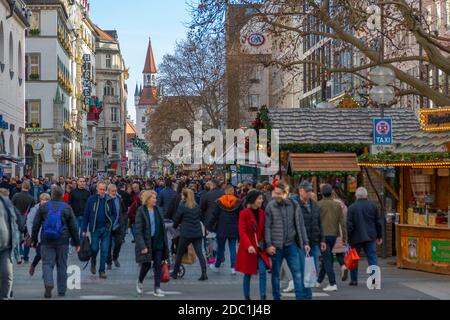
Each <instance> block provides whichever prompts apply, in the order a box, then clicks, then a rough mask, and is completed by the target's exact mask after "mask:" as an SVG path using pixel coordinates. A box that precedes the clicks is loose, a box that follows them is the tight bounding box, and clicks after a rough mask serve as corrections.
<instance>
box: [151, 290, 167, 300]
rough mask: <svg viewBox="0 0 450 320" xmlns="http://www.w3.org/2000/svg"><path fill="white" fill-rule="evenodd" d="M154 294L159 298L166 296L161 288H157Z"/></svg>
mask: <svg viewBox="0 0 450 320" xmlns="http://www.w3.org/2000/svg"><path fill="white" fill-rule="evenodd" d="M153 295H154V296H155V297H158V298H163V297H165V295H164V292H163V291H162V290H161V289H160V288H158V289H156V290H155V292H153Z"/></svg>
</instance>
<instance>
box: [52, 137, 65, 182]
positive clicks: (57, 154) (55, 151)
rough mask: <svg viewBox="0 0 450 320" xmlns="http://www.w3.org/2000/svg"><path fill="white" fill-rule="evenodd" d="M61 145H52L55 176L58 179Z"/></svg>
mask: <svg viewBox="0 0 450 320" xmlns="http://www.w3.org/2000/svg"><path fill="white" fill-rule="evenodd" d="M62 153H63V151H62V145H61V143H55V144H54V145H53V157H54V158H55V159H56V167H57V176H58V177H59V160H61V157H62Z"/></svg>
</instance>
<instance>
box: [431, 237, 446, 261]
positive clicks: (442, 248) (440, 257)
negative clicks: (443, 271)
mask: <svg viewBox="0 0 450 320" xmlns="http://www.w3.org/2000/svg"><path fill="white" fill-rule="evenodd" d="M431 260H432V261H436V262H450V241H445V240H431Z"/></svg>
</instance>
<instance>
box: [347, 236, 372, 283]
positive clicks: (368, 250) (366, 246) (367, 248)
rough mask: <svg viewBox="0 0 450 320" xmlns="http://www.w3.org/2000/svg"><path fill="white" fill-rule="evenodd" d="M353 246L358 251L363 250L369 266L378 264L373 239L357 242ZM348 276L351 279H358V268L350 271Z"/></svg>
mask: <svg viewBox="0 0 450 320" xmlns="http://www.w3.org/2000/svg"><path fill="white" fill-rule="evenodd" d="M353 248H355V249H356V251H357V252H358V253H359V252H360V251H361V249H363V250H364V253H365V255H366V257H367V262H368V263H369V266H377V265H378V256H377V244H376V242H375V241H372V242H363V243H359V244H357V245H355V246H354V247H353ZM350 277H351V279H352V281H356V282H357V281H358V268H356V269H355V270H352V271H350Z"/></svg>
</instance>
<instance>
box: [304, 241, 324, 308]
mask: <svg viewBox="0 0 450 320" xmlns="http://www.w3.org/2000/svg"><path fill="white" fill-rule="evenodd" d="M319 253H320V246H319V245H318V244H317V245H313V246H312V247H311V251H310V253H309V255H310V256H311V257H313V258H314V264H315V266H316V273H317V274H318V273H319V262H318V261H319ZM299 256H300V268H301V276H302V281H301V287H302V299H305V300H312V298H313V294H312V289H311V288H305V278H304V275H305V260H306V251H305V249H303V248H302V249H300V250H299Z"/></svg>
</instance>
